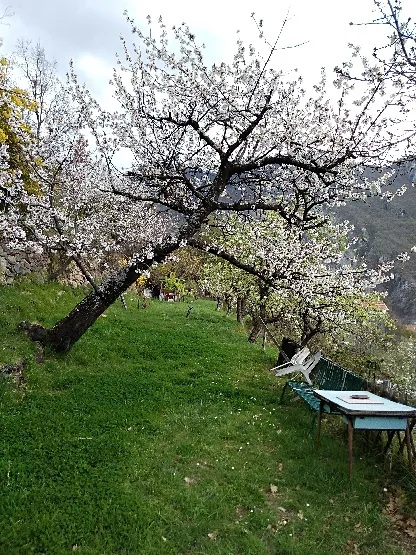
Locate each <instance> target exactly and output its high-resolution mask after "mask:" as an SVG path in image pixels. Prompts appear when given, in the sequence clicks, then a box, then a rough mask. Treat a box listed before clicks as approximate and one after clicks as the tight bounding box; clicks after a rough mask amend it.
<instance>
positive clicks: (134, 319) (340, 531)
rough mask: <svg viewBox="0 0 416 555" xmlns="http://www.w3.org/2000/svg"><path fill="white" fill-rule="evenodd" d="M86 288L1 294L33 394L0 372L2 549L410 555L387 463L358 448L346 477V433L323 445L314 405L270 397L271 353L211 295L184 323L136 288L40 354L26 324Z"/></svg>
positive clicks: (9, 335)
mask: <svg viewBox="0 0 416 555" xmlns="http://www.w3.org/2000/svg"><path fill="white" fill-rule="evenodd" d="M81 295H82V292H80V291H78V292H77V291H73V290H71V289H69V288H67V289H64V288H62V287H61V286H58V285H49V284H48V285H36V284H34V283H28V282H26V283H25V282H23V283H21V284H19V285H16V286H14V287H1V288H0V306H1V309H0V363H10V362H13V361H16V360H18V358H19V356H21V355H24V356H25V357H26V358H27V360H28V361H29V362H28V368H27V370H26V374H27V380H28V381H27V384H26V388H25V389H19V390H17V389H16V388H15V387H14V386H13V384H12V382H11V381H10V380H8V379H6V378H2V379H0V393H1V401H0V432H1V443H0V499H1V501H0V524H1V532H0V553H1V554H2V555H12V554H13V555H14V554H16V555H22V554H40V553H45V554H46V553H47V554H48V555H49V554H51V555H54V554H65V553H72V552H73V551H76V552H77V553H80V554H83V555H87V554H88V555H106V554H108V555H110V554H111V555H115V554H128V555H133V554H134V555H136V554H157V555H162V554H204V555H205V554H210V553H212V554H224V555H226V554H227V555H229V554H243V555H248V554H253V555H261V554H276V555H285V554H299V555H300V554H305V555H306V554H308V555H325V554H340V553H365V554H374V555H376V554H377V555H378V554H383V555H384V554H393V553H401V551H400V549H398V548H395V547H394V546H393V540H392V539H391V538H392V536H391V530H390V528H389V523H388V522H387V521H386V519H385V517H384V516H383V515H382V511H381V506H382V503H383V501H384V499H383V495H385V493H383V485H384V482H383V481H382V480H383V478H384V477H383V473H382V471H381V469H380V461H377V462H374V460H373V459H372V457H365V456H363V457H360V454H359V453H358V455H357V456H356V461H355V467H354V478H353V480H352V482H351V483H350V481H349V480H348V478H347V453H346V445H345V442H344V438H343V436H342V433H341V431H340V430H341V429H342V428H341V427H338V428H337V427H334V426H333V424H332V425H328V424H327V425H326V427H327V429H326V430H325V426H324V432H323V438H322V445H321V447H320V449H319V450H316V449H315V448H314V444H313V440H312V439H311V437H309V436H308V434H307V431H308V428H309V425H310V413H309V412H308V410H307V409H305V408H304V407H303V406H302V405H301V404H299V403H294V402H288V403H286V404H284V405H279V404H278V402H277V399H278V396H279V394H280V387H281V383H280V382H278V381H277V380H276V378H273V376H271V375H270V374H269V373H268V371H267V369H268V368H270V367H271V366H272V365H273V361H274V357H272V354H271V353H270V352H268V353H266V354H264V353H262V352H261V349H260V347H259V346H257V345H251V344H249V343H248V342H247V340H246V335H245V333H244V331H243V330H242V329H241V327H239V326H238V325H237V324H236V323H235V322H234V321H233V320H232V319H230V318H227V317H226V316H225V315H224V314H223V313H217V312H215V310H214V304H213V303H211V302H209V301H198V302H195V303H194V309H193V311H192V313H191V317H190V318H189V320H187V319H186V318H185V314H186V310H187V305H186V304H181V303H175V304H174V303H159V302H153V303H152V304H151V306H150V307H149V308H148V309H146V310H137V308H135V306H136V301H135V300H134V299H132V298H130V296H129V295H127V301H128V304H129V310H128V311H127V312H126V311H123V310H122V308H121V306H119V305H115V306H113V307H111V309H109V310H108V311H107V313H106V315H105V316H106V317H101V318H100V319H99V320H98V322H97V323H96V325H95V326H94V327H93V328H92V329H91V330H90V331H89V332H88V333H87V334H86V335H85V336H84V337H83V338H82V339H81V340H80V341H79V342H78V343H77V344H76V345H75V346H74V348H73V350H72V351H71V352H70V353H69V354H67V355H65V356H57V355H53V354H52V353H47V354H46V359H45V362H44V364H41V365H40V364H37V363H36V349H35V346H34V345H33V344H32V343H30V342H29V341H28V340H27V339H26V338H25V336H24V335H22V334H20V333H19V332H17V331H16V325H17V323H18V322H19V321H21V320H22V319H27V320H31V321H35V320H37V321H38V322H41V323H45V324H47V325H50V324H51V323H53V322H54V320H56V319H57V318H59V317H60V316H63V315H64V314H65V313H66V312H67V311H68V310H69V309H70V308H72V306H73V305H74V303H75V301H76V300H77V299H78V298H80V296H81ZM328 426H329V428H330V429H328ZM271 486H272V487H271ZM355 546H357V547H355ZM356 550H358V551H356Z"/></svg>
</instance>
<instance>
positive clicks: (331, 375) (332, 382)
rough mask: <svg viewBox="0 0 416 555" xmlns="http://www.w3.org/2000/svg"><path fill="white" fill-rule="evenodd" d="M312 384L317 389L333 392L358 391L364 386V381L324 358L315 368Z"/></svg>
mask: <svg viewBox="0 0 416 555" xmlns="http://www.w3.org/2000/svg"><path fill="white" fill-rule="evenodd" d="M313 382H314V384H315V387H316V388H317V389H330V390H331V389H332V390H335V391H360V390H361V389H363V387H364V386H365V380H364V379H363V378H361V376H357V375H356V374H354V373H353V372H350V371H349V370H346V369H345V368H343V367H342V366H340V365H339V364H337V363H336V362H334V361H332V360H330V359H328V358H325V357H322V358H321V360H320V361H319V364H318V365H317V367H316V371H315V375H314V377H313Z"/></svg>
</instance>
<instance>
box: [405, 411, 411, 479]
mask: <svg viewBox="0 0 416 555" xmlns="http://www.w3.org/2000/svg"><path fill="white" fill-rule="evenodd" d="M405 437H406V446H407V458H408V460H409V466H410V469H412V468H413V457H412V444H411V441H410V426H409V420H408V421H407V425H406V432H405Z"/></svg>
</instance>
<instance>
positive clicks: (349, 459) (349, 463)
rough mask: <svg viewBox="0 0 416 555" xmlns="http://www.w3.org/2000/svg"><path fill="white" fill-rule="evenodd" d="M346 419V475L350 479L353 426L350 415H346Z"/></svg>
mask: <svg viewBox="0 0 416 555" xmlns="http://www.w3.org/2000/svg"><path fill="white" fill-rule="evenodd" d="M347 420H348V476H349V479H350V480H351V478H352V463H353V454H354V453H353V443H352V442H353V433H354V428H353V425H352V418H351V416H347Z"/></svg>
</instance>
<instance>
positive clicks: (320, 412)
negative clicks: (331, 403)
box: [316, 400, 324, 446]
mask: <svg viewBox="0 0 416 555" xmlns="http://www.w3.org/2000/svg"><path fill="white" fill-rule="evenodd" d="M323 408H324V402H323V401H322V400H321V401H319V411H318V424H317V426H316V427H317V430H316V445H317V446H319V444H320V442H321V423H322V412H323Z"/></svg>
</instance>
